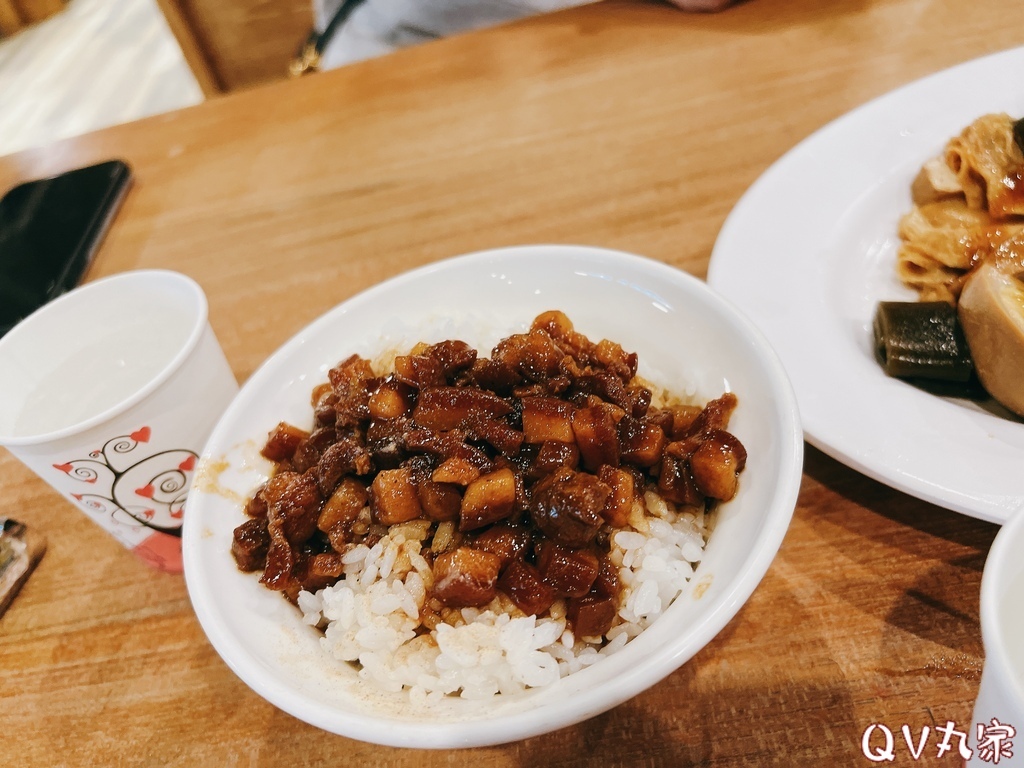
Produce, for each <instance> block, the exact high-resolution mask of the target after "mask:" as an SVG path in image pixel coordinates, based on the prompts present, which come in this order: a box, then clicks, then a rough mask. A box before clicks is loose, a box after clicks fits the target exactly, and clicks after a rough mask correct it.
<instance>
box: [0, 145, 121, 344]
mask: <svg viewBox="0 0 1024 768" xmlns="http://www.w3.org/2000/svg"><path fill="white" fill-rule="evenodd" d="M130 183H131V171H130V169H129V168H128V166H127V164H125V163H124V162H122V161H120V160H110V161H107V162H104V163H99V164H98V165H92V166H89V167H88V168H79V169H77V170H74V171H68V172H67V173H63V174H61V175H59V176H54V177H53V178H50V179H39V180H37V181H29V182H26V183H24V184H20V185H18V186H17V187H14V188H13V189H11V190H10V191H9V192H7V194H5V195H4V196H3V198H2V199H0V335H3V334H5V333H6V332H7V331H9V330H10V329H11V328H12V327H14V325H15V324H16V323H18V322H19V321H20V320H22V319H23V318H25V317H28V315H30V314H32V313H33V312H34V311H35V310H36V309H38V308H39V307H41V306H43V305H44V304H46V303H47V302H48V301H51V300H52V299H55V298H57V297H58V296H60V295H61V294H62V293H65V292H66V291H69V290H71V289H72V288H74V287H75V286H76V285H78V284H79V283H80V282H81V281H82V278H84V277H85V273H86V271H87V270H88V268H89V265H90V264H91V263H92V260H93V256H94V255H95V253H96V249H97V247H98V246H99V244H100V241H101V240H102V239H103V235H104V234H105V233H106V230H107V227H108V225H109V224H110V221H111V219H112V218H113V216H114V213H115V212H116V211H117V209H118V207H119V206H120V203H121V200H122V199H123V197H124V194H125V192H126V191H127V189H128V186H129V184H130Z"/></svg>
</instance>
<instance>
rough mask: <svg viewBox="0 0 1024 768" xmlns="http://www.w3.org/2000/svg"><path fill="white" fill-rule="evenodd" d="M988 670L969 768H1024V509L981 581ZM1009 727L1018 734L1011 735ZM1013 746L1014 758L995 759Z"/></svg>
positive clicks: (1006, 529) (997, 544) (1004, 532)
mask: <svg viewBox="0 0 1024 768" xmlns="http://www.w3.org/2000/svg"><path fill="white" fill-rule="evenodd" d="M981 639H982V642H983V643H984V646H985V666H984V667H983V668H982V673H981V687H980V689H979V691H978V699H977V701H976V702H975V704H974V720H973V722H972V729H971V734H970V736H971V748H972V750H973V755H972V757H971V759H970V761H968V763H967V764H968V765H969V766H991V765H995V764H998V765H999V766H1000V767H1001V768H1006V767H1007V766H1011V767H1012V766H1024V510H1018V512H1017V514H1015V515H1014V516H1013V517H1012V518H1011V519H1010V521H1009V522H1008V523H1006V524H1005V525H1004V526H1003V527H1002V529H1001V530H1000V531H999V533H998V534H997V535H996V538H995V541H994V542H993V543H992V549H991V550H990V551H989V554H988V559H987V560H986V561H985V573H984V575H983V576H982V578H981ZM1006 726H1009V727H1010V728H1011V729H1012V730H1013V731H1014V732H1015V733H1013V734H1010V732H1009V731H1008V730H1007V729H1006ZM1007 739H1008V740H1009V741H1012V742H1013V745H1012V747H1010V751H1012V753H1013V754H1012V756H1010V755H1007V754H1006V752H1005V751H1004V752H1002V754H1001V755H998V763H997V760H996V757H997V755H996V754H995V752H994V750H995V749H997V748H996V745H995V743H994V741H1001V744H1000V747H999V749H1005V748H1006V747H1007V744H1006V741H1007Z"/></svg>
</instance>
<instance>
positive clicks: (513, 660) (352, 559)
mask: <svg viewBox="0 0 1024 768" xmlns="http://www.w3.org/2000/svg"><path fill="white" fill-rule="evenodd" d="M644 507H645V508H644ZM630 522H631V527H630V528H627V529H623V530H619V531H617V532H615V533H614V534H613V535H612V537H611V549H610V552H609V558H610V559H611V561H612V563H614V564H615V565H617V566H618V567H619V578H620V580H621V582H622V585H623V591H622V598H621V602H620V608H619V612H618V616H617V617H616V619H615V622H614V623H613V626H612V628H611V629H610V630H609V631H608V633H607V634H606V635H605V636H604V637H596V638H595V637H574V635H573V632H572V630H571V629H570V628H569V627H568V626H567V624H566V620H565V604H564V602H562V601H557V602H556V603H555V604H554V605H553V606H552V608H551V611H550V615H549V616H545V617H543V618H537V617H535V616H526V615H524V614H523V613H522V612H521V611H519V610H518V609H517V608H516V607H515V606H514V605H513V604H512V602H511V601H510V600H509V599H508V598H507V597H505V596H503V595H501V594H499V595H498V597H496V598H495V599H494V600H493V601H492V602H491V603H490V604H489V605H487V606H484V607H483V608H463V609H461V610H460V611H457V612H449V614H448V615H447V616H446V619H447V621H448V623H439V624H438V625H437V626H436V627H435V629H433V630H432V631H431V632H430V633H429V634H419V635H418V634H417V631H416V630H417V627H418V626H419V625H420V615H421V611H422V610H423V608H424V604H425V603H426V601H427V599H428V594H429V591H430V587H431V585H432V581H433V575H432V573H431V569H430V566H429V564H428V563H427V562H426V560H424V559H423V557H421V556H420V554H419V553H420V549H421V541H422V540H423V539H424V538H425V537H426V535H427V526H426V525H425V524H422V523H421V522H419V523H411V524H406V525H402V526H395V527H393V528H392V529H391V531H390V532H389V533H388V535H387V536H385V537H384V538H382V539H381V540H380V541H379V542H377V543H376V544H375V545H374V546H373V547H367V546H365V545H363V544H359V545H356V546H355V547H353V548H352V549H351V550H349V551H348V552H346V553H345V554H344V555H343V556H342V562H343V563H344V565H345V574H344V576H343V577H342V579H341V580H340V581H338V583H337V584H335V585H334V586H332V587H328V588H326V589H321V590H319V591H318V592H317V593H316V594H312V593H310V592H302V593H300V594H299V608H300V609H301V610H302V612H303V619H304V621H305V622H307V623H308V624H311V625H314V626H320V627H323V628H324V630H325V632H324V637H323V638H322V640H321V643H322V644H323V647H324V649H325V650H326V651H327V652H328V653H330V654H331V655H332V656H333V657H335V658H336V659H339V660H341V661H346V662H351V663H353V664H356V665H357V667H358V669H359V676H360V677H361V678H362V679H363V680H364V681H366V682H368V683H370V684H372V685H374V686H376V687H378V688H379V689H381V690H383V691H392V692H398V691H402V690H403V689H406V690H408V692H409V696H410V699H411V701H412V702H413V703H415V704H420V705H429V704H430V703H432V702H436V701H439V700H441V699H443V698H444V697H445V696H448V695H451V694H458V695H461V696H462V697H463V698H467V699H486V698H489V697H491V696H494V695H495V694H498V693H503V694H506V693H516V692H519V691H523V690H524V689H526V688H538V687H542V686H547V685H551V684H552V683H554V682H556V681H557V680H558V679H559V678H560V677H562V676H565V675H568V674H571V673H573V672H576V671H577V670H580V669H582V668H584V667H587V666H589V665H591V664H593V663H595V662H597V661H599V660H600V659H602V658H604V657H605V656H607V655H608V654H611V653H614V652H616V651H618V650H619V649H621V648H622V647H623V646H624V645H625V644H626V643H627V642H629V640H631V639H632V638H634V637H636V636H637V635H638V634H639V633H640V632H641V631H643V629H644V628H645V627H647V626H649V625H650V624H651V623H652V622H653V621H655V620H656V619H657V618H658V616H660V615H661V613H662V612H663V611H664V610H665V609H666V608H667V607H668V606H669V604H670V603H671V602H672V601H673V600H674V599H675V598H676V597H677V596H678V595H679V594H680V593H681V592H682V590H683V588H684V587H685V586H686V583H687V582H688V581H689V579H690V578H691V577H692V576H693V569H694V564H696V563H697V562H699V561H700V558H701V556H702V554H703V551H704V544H705V541H706V537H707V531H706V526H705V520H704V514H703V512H701V511H694V510H686V511H680V512H677V511H675V510H674V509H672V508H671V507H670V505H668V504H666V503H665V502H664V500H662V499H661V498H660V497H659V496H657V495H656V494H654V493H647V494H645V497H644V504H643V505H642V506H641V505H640V504H639V503H637V504H636V505H635V508H634V511H633V515H632V517H631V521H630Z"/></svg>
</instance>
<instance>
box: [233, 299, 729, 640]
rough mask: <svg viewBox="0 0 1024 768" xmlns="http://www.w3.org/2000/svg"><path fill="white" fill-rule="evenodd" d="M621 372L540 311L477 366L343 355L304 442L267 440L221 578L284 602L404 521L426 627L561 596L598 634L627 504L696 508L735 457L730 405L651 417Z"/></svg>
mask: <svg viewBox="0 0 1024 768" xmlns="http://www.w3.org/2000/svg"><path fill="white" fill-rule="evenodd" d="M636 371H637V356H636V354H633V353H628V352H625V351H624V350H623V349H622V347H621V346H619V345H618V344H616V343H615V342H611V341H608V340H602V341H599V342H597V343H596V344H595V343H592V342H591V341H590V340H589V339H587V338H586V337H585V336H583V335H582V334H580V333H578V332H577V331H575V330H574V328H573V326H572V323H571V322H570V321H569V319H568V318H567V317H566V316H565V315H564V314H563V313H561V312H557V311H551V312H545V313H543V314H541V315H539V316H538V317H537V318H536V319H535V320H534V321H533V324H532V325H531V327H530V329H529V331H528V332H527V333H521V334H514V335H512V336H509V337H508V338H506V339H503V340H502V341H500V342H499V343H498V344H497V345H496V346H495V347H494V349H493V350H492V351H491V356H490V358H485V357H479V356H478V355H477V352H476V351H475V350H474V349H472V348H471V347H470V346H469V345H468V344H465V343H464V342H461V341H454V340H453V341H442V342H440V343H438V344H433V345H427V344H419V345H417V346H416V347H414V348H413V349H412V350H411V351H410V353H409V354H408V355H403V356H399V357H396V358H395V362H394V369H393V370H392V371H390V372H388V373H386V374H385V375H378V374H376V373H375V372H374V371H373V369H372V368H371V365H370V362H369V361H367V360H365V359H363V358H361V357H358V356H355V355H353V356H352V357H349V358H347V359H346V360H344V361H342V362H341V363H339V364H338V365H337V366H335V367H334V368H332V369H331V370H330V371H329V372H328V379H329V381H328V382H326V383H324V384H321V385H319V386H317V387H316V388H315V389H314V390H313V393H312V407H313V428H312V431H307V430H305V429H301V428H299V427H296V426H292V425H290V424H285V423H281V424H279V425H278V426H277V427H276V428H275V429H274V430H273V431H272V432H271V433H270V435H269V438H268V440H267V443H266V445H265V446H264V448H263V450H262V454H263V456H265V457H266V458H267V459H269V460H271V461H273V462H274V463H275V466H274V470H273V472H272V475H271V477H270V479H269V480H268V481H267V482H266V483H265V484H264V485H262V486H261V487H260V488H259V489H258V490H257V491H256V493H255V495H254V496H253V497H252V499H250V500H249V502H248V504H247V505H246V508H245V512H246V514H247V516H248V518H249V519H248V520H246V522H244V523H242V524H241V525H240V526H238V527H237V528H236V529H235V531H234V539H233V542H232V547H231V551H232V554H233V555H234V557H235V560H236V562H237V564H238V567H239V568H240V569H241V570H243V571H262V576H261V578H260V581H261V583H262V584H264V585H265V586H266V587H268V588H270V589H272V590H276V591H280V592H282V593H284V594H285V595H286V596H287V597H288V598H289V599H291V600H295V599H296V597H297V595H298V593H299V592H300V591H301V590H308V591H316V590H318V589H321V588H323V587H326V586H329V585H332V584H334V583H335V582H337V581H338V579H339V578H340V577H341V576H342V573H343V562H342V556H343V555H344V554H345V552H346V551H348V550H349V549H350V548H352V547H353V546H355V545H357V544H360V543H363V544H367V545H371V546H372V544H373V543H375V542H376V541H377V540H379V539H380V538H381V537H382V536H383V535H384V534H385V533H387V531H388V529H389V528H390V527H391V526H395V525H401V524H406V523H409V522H410V521H415V520H419V521H423V524H424V525H427V526H429V530H428V535H427V536H426V538H425V539H424V540H423V545H422V546H423V549H422V553H421V554H422V555H423V557H424V558H425V559H426V560H427V562H429V563H430V564H431V568H432V570H433V576H434V581H433V586H432V588H431V594H430V598H431V600H429V601H428V604H429V605H432V606H435V607H436V608H438V609H439V610H436V611H434V610H431V609H429V608H425V609H424V613H425V615H424V616H422V617H421V620H422V622H423V626H424V627H425V628H427V629H432V628H433V626H435V625H436V624H437V622H439V621H442V620H444V613H445V610H450V609H457V608H462V607H467V606H482V605H486V604H487V603H489V602H490V601H491V600H492V599H493V598H494V597H495V595H496V594H497V593H498V592H502V593H504V594H505V595H506V596H507V597H508V598H509V599H510V600H511V601H512V602H513V603H514V604H515V605H516V606H517V607H518V608H519V609H521V610H522V611H523V612H524V613H527V614H535V615H538V616H540V615H544V614H545V612H546V611H547V610H548V609H549V608H550V607H551V605H552V603H553V602H554V601H555V600H556V599H560V598H564V599H566V605H567V615H568V619H569V621H570V623H571V624H572V625H573V628H574V630H575V632H576V634H577V635H578V636H596V635H602V634H604V633H605V632H606V631H607V630H608V628H609V626H611V623H612V621H613V619H614V616H615V614H616V611H617V609H618V604H619V597H620V593H621V585H620V583H619V578H618V574H617V569H616V568H615V567H614V566H613V565H612V563H611V562H610V561H609V560H608V558H607V553H608V547H609V544H608V539H609V536H610V535H611V533H613V532H614V530H616V529H619V528H625V527H629V526H630V521H631V520H634V521H635V520H636V518H635V516H636V515H642V514H643V503H642V500H643V495H644V493H645V492H647V491H649V490H653V491H655V492H656V493H657V494H658V495H660V496H661V497H662V498H663V499H665V500H666V501H668V502H671V503H673V504H675V505H677V506H679V507H698V508H701V509H708V508H710V507H711V506H713V505H714V504H716V503H717V502H719V501H727V500H729V499H731V498H732V497H733V496H734V495H735V493H736V489H737V484H738V475H739V473H740V471H741V470H742V469H743V466H744V464H745V462H746V451H745V450H744V448H743V445H742V444H741V443H740V441H739V440H738V439H737V438H736V437H735V436H733V435H732V434H731V433H729V432H728V431H726V428H727V426H728V422H729V417H730V414H731V413H732V411H733V409H734V408H735V406H736V397H735V395H733V394H731V393H726V394H724V395H722V396H721V397H719V398H717V399H715V400H712V401H710V402H709V403H707V405H705V406H704V407H699V406H692V405H670V406H666V407H652V406H651V397H652V394H651V391H650V390H649V389H648V388H647V387H645V386H644V385H643V384H642V383H641V382H640V381H639V380H638V379H637V377H636Z"/></svg>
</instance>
